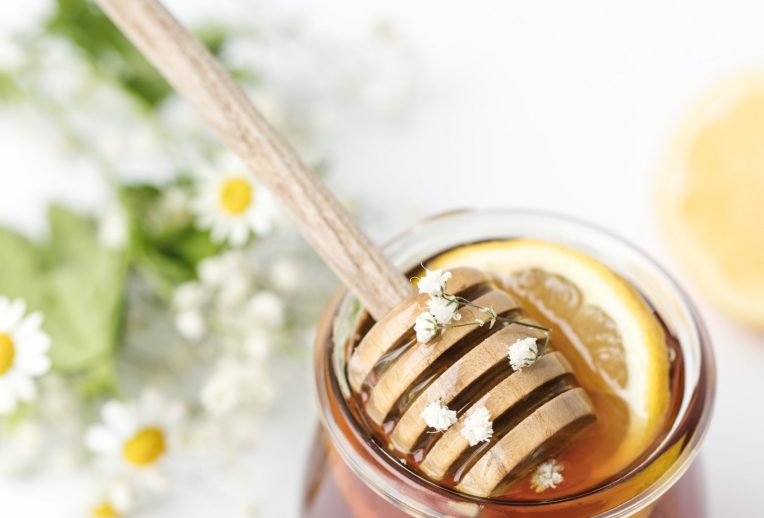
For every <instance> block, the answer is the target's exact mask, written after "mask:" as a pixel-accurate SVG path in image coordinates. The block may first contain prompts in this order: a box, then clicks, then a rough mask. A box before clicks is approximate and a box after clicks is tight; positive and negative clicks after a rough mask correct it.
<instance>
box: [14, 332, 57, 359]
mask: <svg viewBox="0 0 764 518" xmlns="http://www.w3.org/2000/svg"><path fill="white" fill-rule="evenodd" d="M18 342H19V343H20V344H21V348H20V349H21V350H20V351H17V352H18V353H19V354H45V353H47V352H48V350H49V349H50V337H48V335H46V334H45V333H42V332H38V333H36V334H32V335H31V336H29V337H26V338H24V339H23V340H19V341H18Z"/></svg>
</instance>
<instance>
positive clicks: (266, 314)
mask: <svg viewBox="0 0 764 518" xmlns="http://www.w3.org/2000/svg"><path fill="white" fill-rule="evenodd" d="M285 313H286V308H285V307H284V301H283V300H281V298H280V297H279V296H278V295H276V294H275V293H273V292H272V291H266V290H263V291H258V292H257V293H255V295H254V296H253V297H252V299H250V301H249V303H248V304H247V314H248V315H249V316H250V317H251V318H252V320H253V321H254V322H257V323H260V324H263V325H265V326H267V327H269V328H276V327H280V326H281V325H283V323H284V316H285Z"/></svg>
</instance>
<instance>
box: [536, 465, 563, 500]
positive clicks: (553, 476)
mask: <svg viewBox="0 0 764 518" xmlns="http://www.w3.org/2000/svg"><path fill="white" fill-rule="evenodd" d="M564 469H565V468H564V466H563V465H562V464H560V463H559V462H557V461H556V460H555V459H549V460H548V461H546V462H543V463H541V464H539V466H538V467H537V468H536V471H535V472H534V473H533V475H532V476H531V488H532V489H533V490H534V491H535V492H536V493H541V492H542V491H546V490H547V489H549V488H552V489H554V488H556V487H557V486H558V485H559V484H562V481H563V480H564V479H563V477H562V471H563V470H564Z"/></svg>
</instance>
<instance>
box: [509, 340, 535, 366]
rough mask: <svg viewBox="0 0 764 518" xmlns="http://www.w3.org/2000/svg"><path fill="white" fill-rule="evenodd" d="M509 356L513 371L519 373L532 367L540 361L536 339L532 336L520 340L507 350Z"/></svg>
mask: <svg viewBox="0 0 764 518" xmlns="http://www.w3.org/2000/svg"><path fill="white" fill-rule="evenodd" d="M507 356H508V357H509V365H510V366H511V367H512V370H516V371H519V370H522V369H524V368H525V367H530V366H531V365H533V364H534V363H536V361H537V360H538V359H539V349H538V345H536V339H535V338H533V337H532V336H526V337H525V338H519V339H518V340H516V341H515V343H513V344H512V345H510V346H509V347H508V348H507Z"/></svg>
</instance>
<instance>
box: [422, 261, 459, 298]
mask: <svg viewBox="0 0 764 518" xmlns="http://www.w3.org/2000/svg"><path fill="white" fill-rule="evenodd" d="M424 271H425V276H424V277H420V278H419V282H418V283H417V288H419V293H423V294H426V295H429V296H430V297H441V296H442V295H443V292H444V291H445V290H446V284H447V283H448V280H449V279H450V278H451V272H444V271H443V270H428V269H427V268H425V269H424Z"/></svg>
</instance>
